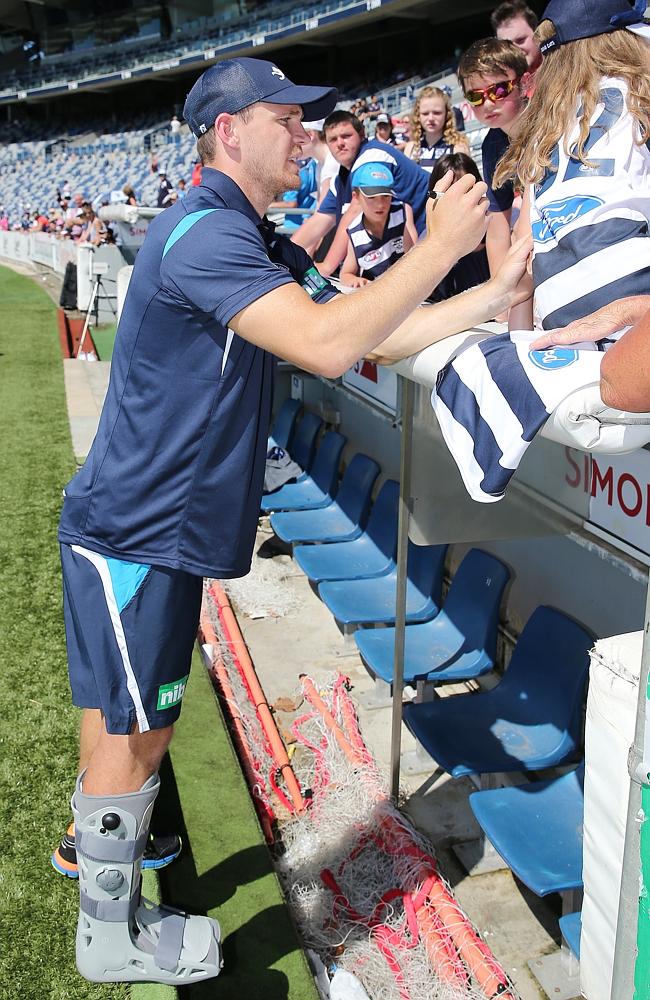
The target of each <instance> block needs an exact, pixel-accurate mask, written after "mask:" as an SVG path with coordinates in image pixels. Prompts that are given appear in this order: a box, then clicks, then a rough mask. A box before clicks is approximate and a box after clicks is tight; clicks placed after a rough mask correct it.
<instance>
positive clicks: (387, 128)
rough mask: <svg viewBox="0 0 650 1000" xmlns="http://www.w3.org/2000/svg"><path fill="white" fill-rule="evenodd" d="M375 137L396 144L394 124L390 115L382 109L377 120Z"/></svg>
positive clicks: (392, 144)
mask: <svg viewBox="0 0 650 1000" xmlns="http://www.w3.org/2000/svg"><path fill="white" fill-rule="evenodd" d="M375 139H379V141H380V142H387V143H389V144H390V145H391V146H394V145H395V139H394V138H393V126H392V123H391V120H390V118H389V117H388V115H387V114H386V113H385V112H383V111H382V113H381V114H379V115H377V118H376V122H375Z"/></svg>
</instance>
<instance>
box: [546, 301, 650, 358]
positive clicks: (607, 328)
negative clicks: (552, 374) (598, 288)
mask: <svg viewBox="0 0 650 1000" xmlns="http://www.w3.org/2000/svg"><path fill="white" fill-rule="evenodd" d="M649 307H650V296H647V295H632V296H630V297H629V298H625V299H618V300H617V301H616V302H609V303H608V304H607V305H606V306H602V307H601V308H600V309H597V310H596V312H593V313H591V314H590V315H589V316H584V317H583V318H582V319H577V320H574V322H573V323H569V325H568V326H565V327H563V328H562V329H558V330H547V331H546V333H544V334H543V335H542V336H541V337H538V338H537V340H535V341H534V342H533V343H532V344H531V345H530V347H531V350H533V351H543V350H544V349H545V348H547V347H564V346H567V345H570V344H581V343H582V344H584V343H587V342H590V343H593V342H595V341H598V340H602V339H603V338H604V337H609V336H610V334H612V333H616V332H617V331H618V330H622V329H623V328H624V327H626V326H632V325H633V324H634V323H636V322H637V321H638V320H639V319H641V317H642V316H643V315H645V313H646V312H647V310H648V308H649Z"/></svg>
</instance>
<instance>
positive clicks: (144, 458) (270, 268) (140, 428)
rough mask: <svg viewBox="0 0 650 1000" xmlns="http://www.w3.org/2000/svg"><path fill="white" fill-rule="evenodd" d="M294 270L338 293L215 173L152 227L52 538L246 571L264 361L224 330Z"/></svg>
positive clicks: (125, 554) (263, 430) (262, 426)
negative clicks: (88, 440) (90, 433)
mask: <svg viewBox="0 0 650 1000" xmlns="http://www.w3.org/2000/svg"><path fill="white" fill-rule="evenodd" d="M293 281H297V282H298V283H299V284H300V285H301V286H302V287H303V288H305V290H306V291H307V293H308V294H309V295H310V296H311V297H312V298H313V299H314V300H315V301H325V300H326V299H329V298H331V297H332V296H333V295H335V294H336V292H335V290H334V289H333V287H332V286H331V285H330V284H329V282H328V281H326V279H324V278H323V277H322V276H321V275H320V274H319V272H318V271H317V270H316V268H315V267H314V266H313V262H312V261H311V259H310V257H309V256H308V255H307V254H306V253H305V252H304V250H302V249H301V248H300V247H298V246H296V245H295V244H293V243H291V242H290V241H289V240H288V239H286V238H285V237H282V236H276V235H275V233H274V231H273V226H272V225H271V224H270V223H266V222H265V221H263V220H261V219H260V217H259V214H258V213H257V212H256V211H255V209H254V208H253V206H252V205H251V204H250V202H249V201H248V199H247V198H246V197H245V195H244V194H243V192H242V191H241V189H240V188H239V187H238V186H237V184H235V182H234V181H232V180H231V179H230V178H229V177H227V176H226V175H225V174H222V173H221V172H220V171H218V170H214V169H212V168H204V170H203V175H202V181H201V185H200V186H199V187H195V188H192V189H191V190H190V191H189V192H188V194H187V197H186V198H185V199H183V201H181V202H177V203H176V205H174V206H173V207H172V208H168V209H166V210H165V211H164V212H163V213H162V214H161V215H160V216H158V217H157V218H156V219H154V220H153V222H152V223H151V225H150V226H149V230H148V232H147V236H146V238H145V241H144V244H143V246H142V249H141V250H140V252H139V254H138V257H137V260H136V263H135V269H134V272H133V277H132V279H131V284H130V285H129V291H128V294H127V297H126V302H125V305H124V310H123V313H122V317H121V319H120V324H119V329H118V332H117V337H116V340H115V349H114V352H113V360H112V364H111V377H110V382H109V387H108V393H107V396H106V402H105V403H104V408H103V410H102V415H101V418H100V421H99V427H98V430H97V434H96V437H95V440H94V442H93V445H92V448H91V450H90V454H89V455H88V458H87V460H86V463H85V465H84V466H83V468H82V469H80V470H79V472H78V473H77V474H76V475H75V476H74V478H73V479H72V480H71V481H70V482H69V483H68V485H67V486H66V489H65V502H64V504H63V511H62V515H61V522H60V527H59V539H60V541H61V542H64V543H66V544H68V545H81V546H83V547H85V548H86V549H90V550H92V551H95V552H99V553H101V554H103V555H107V556H115V557H116V558H118V559H125V560H130V561H132V562H136V563H145V564H148V565H152V566H163V567H169V568H170V569H179V570H184V571H186V572H188V573H193V574H195V575H197V576H214V577H219V576H223V577H224V578H227V577H233V576H242V575H244V574H245V573H247V572H248V569H249V566H250V559H251V554H252V550H253V544H254V541H255V531H256V526H257V515H258V512H259V504H260V498H261V495H262V483H263V479H264V464H265V457H266V443H267V435H268V425H269V419H270V410H271V386H272V378H273V358H272V356H271V355H269V354H268V353H267V352H266V351H263V350H261V349H260V348H258V347H255V346H254V345H253V344H251V343H249V342H248V341H246V340H243V339H242V338H241V337H239V336H237V335H236V334H235V333H233V331H232V330H230V329H229V323H230V321H231V319H232V317H233V316H235V315H236V314H237V313H238V312H240V311H241V310H242V309H243V308H244V307H245V306H247V305H249V304H250V303H251V302H254V301H255V300H257V299H258V298H260V297H261V296H263V295H265V294H266V293H267V292H270V291H272V290H273V289H275V288H279V287H280V286H281V285H285V284H288V283H290V282H293Z"/></svg>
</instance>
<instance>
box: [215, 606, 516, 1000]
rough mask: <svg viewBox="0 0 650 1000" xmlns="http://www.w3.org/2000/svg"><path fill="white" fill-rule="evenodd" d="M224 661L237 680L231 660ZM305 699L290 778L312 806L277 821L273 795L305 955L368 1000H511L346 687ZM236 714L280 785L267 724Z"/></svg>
mask: <svg viewBox="0 0 650 1000" xmlns="http://www.w3.org/2000/svg"><path fill="white" fill-rule="evenodd" d="M212 610H214V609H212ZM211 617H212V616H211ZM215 624H216V622H215ZM225 659H226V661H228V660H229V661H230V668H231V669H230V672H234V673H235V674H236V673H237V670H236V667H235V666H233V664H232V659H231V658H230V657H229V654H228V651H226V655H225ZM232 688H233V699H234V700H237V699H238V697H239V694H241V693H242V692H243V693H245V690H246V688H245V685H244V684H242V683H241V682H239V683H236V681H235V680H233V683H232ZM302 690H303V693H304V694H305V698H306V700H305V703H304V706H303V714H302V715H301V716H300V717H299V718H296V719H295V721H294V723H293V727H292V728H293V733H294V736H295V738H296V741H297V742H296V744H295V753H294V754H293V757H292V766H293V770H294V773H295V775H296V777H297V779H298V782H299V784H300V787H301V789H302V791H303V794H304V795H305V796H306V797H308V798H309V801H310V804H309V806H308V808H306V809H305V810H303V811H302V812H301V813H299V814H296V813H295V811H294V812H293V814H291V813H290V812H289V811H287V810H279V811H278V809H277V808H276V806H277V800H276V797H275V796H274V795H273V794H272V793H271V791H269V789H268V787H267V790H266V793H265V794H266V796H267V798H269V799H270V800H271V806H272V808H274V809H275V812H276V816H277V818H278V832H279V836H278V841H279V843H280V844H281V846H282V848H283V850H282V853H281V855H280V857H279V861H278V868H279V874H280V877H281V879H282V882H283V884H284V887H285V891H286V893H287V897H288V899H289V901H290V903H291V905H292V907H293V910H294V913H295V916H296V920H297V923H298V925H299V928H300V930H301V933H302V936H303V939H304V942H305V944H306V945H307V946H308V947H310V948H312V949H313V950H314V951H315V952H316V953H317V954H318V955H319V956H320V958H321V959H322V960H323V962H324V963H325V965H326V966H328V967H331V966H332V965H333V964H334V963H335V964H336V965H337V966H339V967H342V968H344V969H346V970H348V971H349V972H351V973H353V974H354V975H355V976H356V977H357V978H358V979H359V980H360V982H361V983H362V984H363V986H364V989H365V990H366V992H367V993H368V996H369V997H370V998H371V1000H486V997H488V998H492V997H496V996H500V997H504V998H506V1000H512V998H513V997H515V996H516V994H515V992H514V990H513V988H512V986H511V985H510V984H509V983H508V981H507V980H506V978H505V975H504V974H503V971H502V970H501V969H500V967H499V966H498V965H497V964H496V962H495V961H494V959H493V958H492V956H491V954H490V952H489V949H488V948H487V947H486V946H485V945H484V944H483V942H482V941H480V939H479V938H478V936H477V935H476V932H475V931H474V930H473V928H472V927H471V925H470V924H469V922H468V920H467V918H466V917H465V915H464V914H463V913H462V911H461V910H460V907H459V906H458V904H457V903H456V901H455V900H454V899H453V896H452V894H451V891H450V889H449V886H448V885H447V883H446V882H444V880H443V879H442V878H441V877H440V875H439V874H438V872H437V868H436V864H435V860H434V858H433V853H432V849H431V846H430V845H429V844H428V843H427V842H426V841H425V840H424V839H423V838H422V837H421V836H420V835H419V834H418V833H417V832H416V831H415V830H414V829H413V827H412V826H411V825H410V824H409V823H408V821H407V820H406V819H405V817H404V816H403V815H402V814H401V813H400V812H399V811H398V810H397V809H396V808H395V807H394V806H393V804H392V803H391V801H390V800H389V798H388V795H387V787H386V782H385V778H384V777H383V776H382V775H381V773H380V772H379V770H378V768H377V765H376V763H375V761H374V760H373V758H372V757H371V755H370V754H369V752H368V750H367V748H366V747H365V745H364V743H363V740H362V738H361V734H360V732H359V729H358V721H357V717H356V713H355V710H354V707H353V705H352V702H351V700H350V698H349V695H348V693H347V689H346V684H345V678H342V677H337V678H336V679H335V680H333V681H332V682H331V683H330V684H329V685H327V687H326V689H325V690H320V691H316V689H315V687H314V685H313V683H312V682H311V681H310V680H309V678H303V679H302ZM235 692H238V693H237V694H235ZM321 699H322V701H321ZM237 709H238V711H239V713H240V715H241V716H242V719H245V728H246V732H247V734H250V737H251V738H252V739H256V740H258V743H257V744H256V746H255V755H256V758H258V759H259V772H260V774H261V775H265V774H273V773H274V762H273V758H272V757H271V756H270V753H269V748H268V742H267V740H266V737H264V735H263V734H262V735H261V736H260V732H261V726H259V722H257V725H255V724H254V723H253V721H252V720H251V719H250V713H251V709H250V708H246V707H245V706H244V707H242V706H241V705H239V704H238V705H237Z"/></svg>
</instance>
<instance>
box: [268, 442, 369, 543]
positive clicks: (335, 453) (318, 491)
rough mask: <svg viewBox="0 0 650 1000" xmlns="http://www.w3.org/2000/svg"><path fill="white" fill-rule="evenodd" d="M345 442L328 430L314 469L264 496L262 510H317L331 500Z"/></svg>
mask: <svg viewBox="0 0 650 1000" xmlns="http://www.w3.org/2000/svg"><path fill="white" fill-rule="evenodd" d="M345 442H346V438H344V437H343V435H342V434H339V433H338V432H337V431H327V433H326V434H324V435H323V439H322V441H321V443H320V447H319V449H318V451H317V452H316V457H315V458H314V462H313V466H312V470H311V472H303V474H302V476H299V477H298V479H296V481H295V483H286V484H285V485H284V486H281V487H280V488H279V489H278V490H275V492H273V493H267V494H266V495H265V496H263V497H262V502H261V504H260V509H261V510H262V513H264V514H267V513H269V512H270V511H272V510H316V509H317V508H318V507H326V506H327V505H328V504H329V503H331V502H332V499H333V498H334V497H335V496H336V490H337V488H338V475H339V463H340V461H341V452H342V451H343V448H344V446H345ZM350 544H351V543H350Z"/></svg>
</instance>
